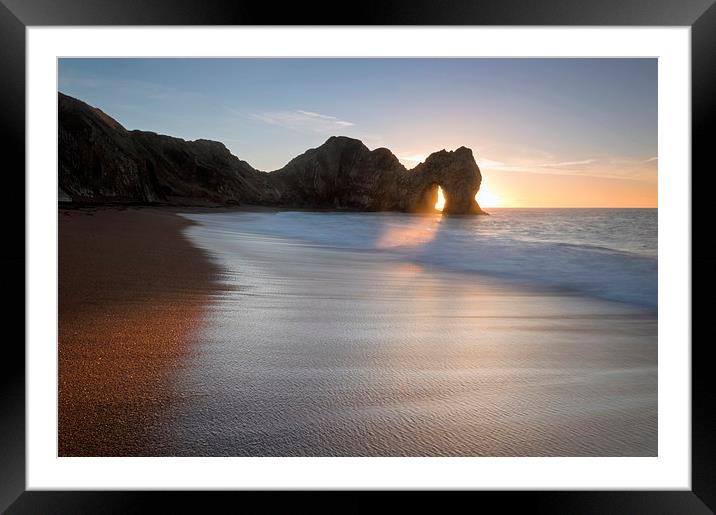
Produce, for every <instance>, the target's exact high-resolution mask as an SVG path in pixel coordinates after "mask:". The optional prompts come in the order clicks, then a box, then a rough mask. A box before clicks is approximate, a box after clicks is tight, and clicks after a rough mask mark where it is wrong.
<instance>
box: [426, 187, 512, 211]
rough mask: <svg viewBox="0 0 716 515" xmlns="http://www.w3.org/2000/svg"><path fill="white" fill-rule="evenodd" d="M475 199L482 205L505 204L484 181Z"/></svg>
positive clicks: (494, 205)
mask: <svg viewBox="0 0 716 515" xmlns="http://www.w3.org/2000/svg"><path fill="white" fill-rule="evenodd" d="M475 200H477V203H478V204H480V207H501V206H502V205H503V200H502V197H501V196H500V195H498V194H497V193H495V192H494V191H491V190H490V188H488V187H487V186H485V184H484V183H483V184H482V185H481V186H480V191H478V192H477V195H475ZM435 207H437V205H436V206H435Z"/></svg>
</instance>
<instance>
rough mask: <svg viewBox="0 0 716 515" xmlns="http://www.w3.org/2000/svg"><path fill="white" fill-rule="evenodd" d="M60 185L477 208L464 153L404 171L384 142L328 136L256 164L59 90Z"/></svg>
mask: <svg viewBox="0 0 716 515" xmlns="http://www.w3.org/2000/svg"><path fill="white" fill-rule="evenodd" d="M58 138H59V139H58V143H59V170H58V173H59V186H60V189H61V190H62V191H63V192H65V193H66V194H67V195H68V196H69V197H70V198H71V199H72V200H73V201H76V202H77V201H79V202H84V203H103V202H139V203H169V204H178V205H179V204H180V205H211V204H219V205H227V204H255V205H270V206H286V207H297V208H299V207H300V208H318V209H349V210H361V211H410V212H420V211H432V210H433V209H434V207H433V206H434V205H435V201H436V199H437V188H438V185H439V186H441V187H442V188H443V191H444V193H445V196H446V205H445V208H444V212H446V213H452V214H479V213H482V210H481V209H480V208H479V206H478V205H477V202H476V201H475V194H476V193H477V191H478V190H479V188H480V182H481V180H482V178H481V175H480V169H479V168H478V166H477V164H476V163H475V159H474V157H473V155H472V151H471V150H470V149H468V148H465V147H461V148H459V149H457V150H455V151H454V152H447V151H445V150H443V151H440V152H436V153H434V154H432V155H430V156H429V157H428V158H427V159H426V161H425V162H424V163H421V164H420V165H418V166H417V167H415V168H414V169H412V170H406V168H405V167H404V166H403V165H402V164H401V163H400V162H399V161H398V158H397V157H395V155H393V153H392V152H390V150H388V149H385V148H379V149H376V150H372V151H371V150H369V149H368V148H367V147H366V146H365V145H364V144H363V143H361V142H360V141H359V140H356V139H352V138H346V137H331V138H329V139H328V140H327V141H326V142H325V143H324V144H323V145H321V146H320V147H318V148H315V149H311V150H308V151H307V152H305V153H304V154H302V155H300V156H298V157H296V158H294V159H293V160H291V161H290V162H289V163H288V164H287V165H286V166H284V167H283V168H281V169H280V170H276V171H273V172H262V171H259V170H255V169H254V168H253V167H251V165H249V164H248V163H246V162H245V161H241V160H240V159H239V158H237V157H236V156H234V155H232V154H231V153H230V152H229V150H228V149H227V148H226V147H225V146H224V145H223V144H222V143H219V142H216V141H209V140H196V141H185V140H183V139H180V138H173V137H170V136H163V135H159V134H155V133H153V132H145V131H137V130H133V131H128V130H127V129H125V128H124V127H122V125H121V124H119V123H118V122H117V121H116V120H114V119H112V118H111V117H109V116H108V115H106V114H105V113H103V112H102V111H100V110H99V109H96V108H94V107H91V106H89V105H87V104H85V103H84V102H81V101H79V100H77V99H74V98H72V97H69V96H66V95H63V94H62V93H60V94H59V134H58Z"/></svg>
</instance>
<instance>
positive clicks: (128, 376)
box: [58, 208, 216, 456]
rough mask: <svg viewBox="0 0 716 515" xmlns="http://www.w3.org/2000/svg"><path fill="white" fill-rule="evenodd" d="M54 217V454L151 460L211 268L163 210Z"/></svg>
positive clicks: (192, 343) (179, 221)
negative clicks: (56, 381)
mask: <svg viewBox="0 0 716 515" xmlns="http://www.w3.org/2000/svg"><path fill="white" fill-rule="evenodd" d="M58 218H59V236H58V238H59V269H58V273H59V355H58V357H59V371H58V372H59V434H58V440H59V442H58V443H59V447H58V448H59V455H60V456H124V455H135V456H137V455H153V454H154V453H155V450H156V449H157V448H159V447H161V445H162V439H163V436H165V433H163V431H162V427H164V426H165V425H166V413H167V410H168V409H170V408H171V406H172V402H173V399H175V398H176V392H175V391H174V390H173V386H172V385H173V384H174V379H173V378H174V376H175V375H176V374H181V370H182V366H183V363H184V362H185V360H186V357H187V356H188V355H190V354H191V353H192V352H194V350H195V348H196V345H197V344H198V343H199V342H198V337H197V335H198V334H199V333H198V331H199V329H200V326H201V323H202V320H203V318H202V315H203V312H204V310H205V308H206V305H207V298H208V296H209V295H210V294H211V292H212V290H213V287H214V282H213V278H214V276H215V274H216V269H215V268H214V267H213V266H212V264H211V263H210V262H209V261H208V260H207V259H206V257H205V255H204V254H203V253H202V252H201V251H200V250H198V249H196V248H195V247H193V246H191V245H190V244H189V243H188V241H187V240H186V239H184V238H183V237H182V233H181V232H182V230H183V229H184V228H186V227H187V226H188V225H190V222H189V221H187V220H186V219H183V218H181V217H179V216H177V215H175V214H173V213H171V212H168V211H162V210H156V209H146V208H145V209H112V208H103V209H67V210H65V209H61V210H60V211H59V215H58Z"/></svg>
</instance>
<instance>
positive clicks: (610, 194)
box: [59, 59, 658, 207]
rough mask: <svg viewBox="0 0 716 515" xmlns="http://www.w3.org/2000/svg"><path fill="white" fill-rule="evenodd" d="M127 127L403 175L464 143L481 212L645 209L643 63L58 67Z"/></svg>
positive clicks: (278, 157) (653, 106)
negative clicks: (380, 157) (376, 165)
mask: <svg viewBox="0 0 716 515" xmlns="http://www.w3.org/2000/svg"><path fill="white" fill-rule="evenodd" d="M59 90H60V91H61V92H63V93H66V94H68V95H71V96H74V97H77V98H79V99H80V100H83V101H85V102H87V103H89V104H91V105H93V106H96V107H99V108H100V109H102V110H103V111H105V112H106V113H107V114H109V115H110V116H112V117H114V118H116V119H117V120H118V121H119V122H120V123H122V124H123V125H124V126H125V127H126V128H128V129H142V130H149V131H155V132H159V133H162V134H169V135H172V136H177V137H181V138H185V139H198V138H205V139H214V140H218V141H221V142H223V143H224V144H225V145H226V146H227V147H228V148H229V149H230V150H231V151H232V153H234V154H235V155H237V156H238V157H239V158H241V159H243V160H245V161H248V162H249V163H250V164H251V165H252V166H254V167H255V168H258V169H260V170H266V171H269V170H274V169H277V168H280V167H282V166H283V165H284V164H286V162H288V161H289V160H290V159H291V158H293V157H295V156H296V155H298V154H300V153H302V152H304V151H305V150H306V149H308V148H313V147H317V146H319V145H320V144H322V143H323V142H324V141H325V140H326V139H327V138H328V137H329V136H331V135H345V136H350V137H354V138H359V139H361V140H362V141H363V142H364V143H365V144H366V145H367V146H368V147H369V148H371V149H374V148H378V147H387V148H389V149H391V150H392V151H393V152H394V153H395V154H396V155H397V156H398V158H399V159H400V160H401V161H402V162H403V164H404V165H405V166H406V167H408V168H412V167H414V166H415V165H417V164H418V163H419V162H420V161H422V160H424V159H425V157H427V155H429V154H430V153H431V152H434V151H437V150H441V149H443V148H445V149H448V150H451V149H455V148H457V147H459V146H462V145H464V146H467V147H470V148H472V150H473V152H474V154H475V158H476V160H477V163H478V165H479V166H480V169H481V170H482V174H483V190H484V191H481V192H480V193H479V194H478V200H479V201H480V202H481V203H482V204H483V205H484V206H485V207H494V206H504V207H656V206H657V164H658V161H657V60H656V59H60V61H59Z"/></svg>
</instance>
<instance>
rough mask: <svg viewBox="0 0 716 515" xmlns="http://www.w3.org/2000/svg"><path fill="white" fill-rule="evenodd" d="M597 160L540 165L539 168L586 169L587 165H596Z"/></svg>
mask: <svg viewBox="0 0 716 515" xmlns="http://www.w3.org/2000/svg"><path fill="white" fill-rule="evenodd" d="M596 162H597V160H596V159H581V160H579V161H562V162H559V163H540V164H538V165H535V166H538V167H540V168H575V167H584V166H587V165H591V164H594V163H596Z"/></svg>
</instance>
